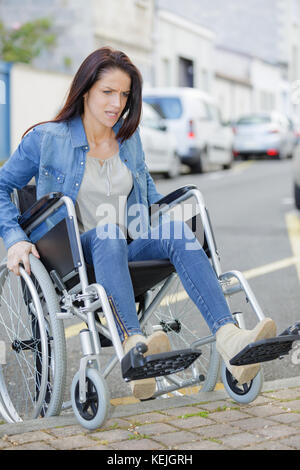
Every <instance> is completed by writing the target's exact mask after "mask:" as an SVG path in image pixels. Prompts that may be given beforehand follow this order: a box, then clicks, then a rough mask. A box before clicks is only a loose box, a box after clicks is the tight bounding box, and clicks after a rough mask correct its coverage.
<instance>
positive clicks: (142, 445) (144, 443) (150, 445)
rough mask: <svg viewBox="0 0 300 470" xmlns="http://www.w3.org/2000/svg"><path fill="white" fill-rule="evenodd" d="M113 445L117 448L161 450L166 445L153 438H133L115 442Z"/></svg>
mask: <svg viewBox="0 0 300 470" xmlns="http://www.w3.org/2000/svg"><path fill="white" fill-rule="evenodd" d="M112 447H113V448H114V449H116V450H160V449H165V447H164V446H162V445H161V444H158V443H157V442H155V441H152V440H151V439H131V440H130V441H122V442H114V443H113V444H112Z"/></svg>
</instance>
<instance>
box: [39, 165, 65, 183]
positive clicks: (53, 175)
mask: <svg viewBox="0 0 300 470" xmlns="http://www.w3.org/2000/svg"><path fill="white" fill-rule="evenodd" d="M40 177H41V178H43V179H48V180H51V181H52V182H53V183H54V182H55V183H58V184H63V183H64V181H65V174H64V173H62V172H61V171H59V170H57V169H56V168H54V167H53V166H42V167H41V172H40Z"/></svg>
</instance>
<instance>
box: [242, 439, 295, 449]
mask: <svg viewBox="0 0 300 470" xmlns="http://www.w3.org/2000/svg"><path fill="white" fill-rule="evenodd" d="M245 449H247V450H294V449H293V448H292V447H289V446H288V445H285V444H281V443H280V442H278V440H276V441H265V442H262V443H261V444H255V445H254V446H250V447H249V446H247V447H245Z"/></svg>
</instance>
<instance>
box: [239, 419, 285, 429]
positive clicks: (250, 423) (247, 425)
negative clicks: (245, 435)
mask: <svg viewBox="0 0 300 470" xmlns="http://www.w3.org/2000/svg"><path fill="white" fill-rule="evenodd" d="M275 425H276V423H275V422H274V421H271V420H270V419H265V418H260V417H255V418H248V419H245V420H244V419H243V420H239V421H237V422H236V423H235V426H236V427H237V428H240V429H243V430H244V431H257V432H259V430H260V429H263V428H265V427H269V426H275Z"/></svg>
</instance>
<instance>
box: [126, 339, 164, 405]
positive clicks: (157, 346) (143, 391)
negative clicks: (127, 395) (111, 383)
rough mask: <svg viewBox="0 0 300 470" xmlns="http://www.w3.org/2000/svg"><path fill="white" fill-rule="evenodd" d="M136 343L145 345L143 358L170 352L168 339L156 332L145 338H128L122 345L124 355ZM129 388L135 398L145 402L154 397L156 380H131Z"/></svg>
mask: <svg viewBox="0 0 300 470" xmlns="http://www.w3.org/2000/svg"><path fill="white" fill-rule="evenodd" d="M137 343H145V344H146V345H147V347H148V351H147V352H146V353H145V356H150V355H152V354H159V353H161V352H167V351H170V350H171V345H170V341H169V338H168V336H167V335H166V333H164V332H163V331H156V332H155V333H153V334H152V335H150V336H148V337H147V338H146V337H145V336H142V335H132V336H129V337H128V338H127V339H126V340H125V341H124V343H123V348H124V352H125V354H126V353H127V352H128V351H130V349H132V348H133V347H134V346H135V345H136V344H137ZM130 387H131V390H132V394H133V395H134V396H135V398H139V399H140V400H141V399H142V400H145V399H147V398H151V397H152V396H153V395H154V393H155V390H156V380H155V378H154V377H151V378H150V379H140V380H132V381H131V382H130Z"/></svg>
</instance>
